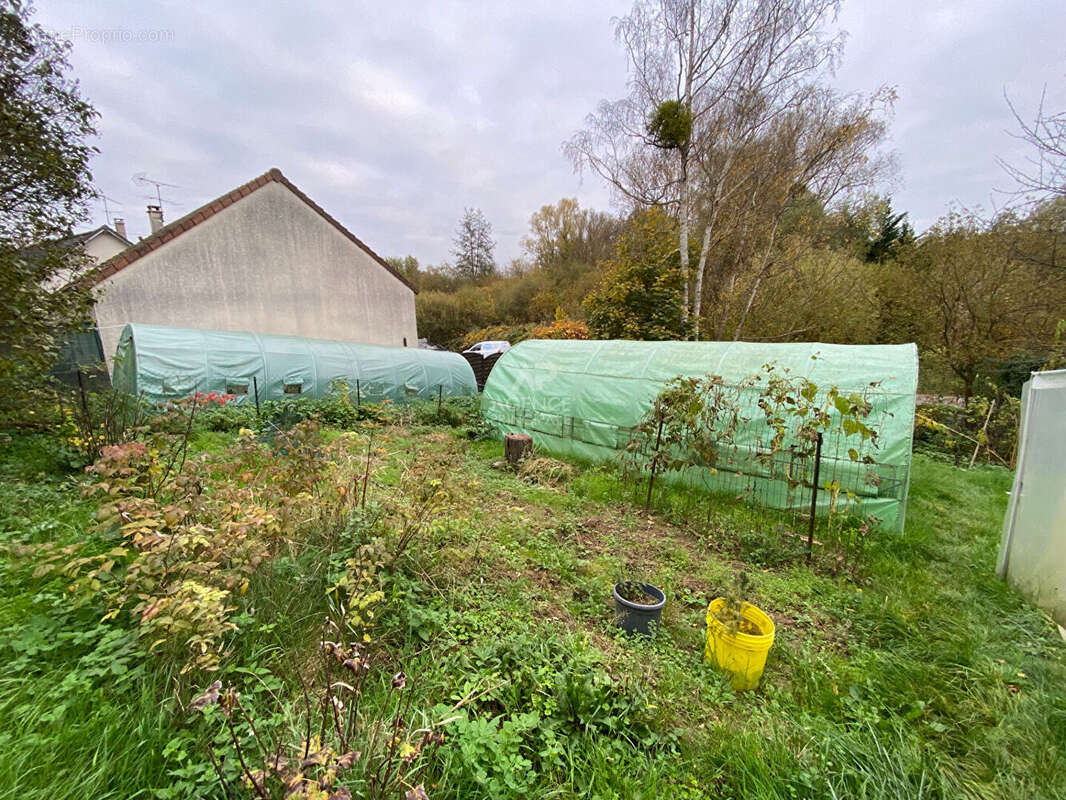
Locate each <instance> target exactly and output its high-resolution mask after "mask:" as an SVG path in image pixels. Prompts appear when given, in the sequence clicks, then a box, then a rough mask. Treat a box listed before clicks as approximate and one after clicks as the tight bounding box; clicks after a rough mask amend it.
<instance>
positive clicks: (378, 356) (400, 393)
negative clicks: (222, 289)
mask: <svg viewBox="0 0 1066 800" xmlns="http://www.w3.org/2000/svg"><path fill="white" fill-rule="evenodd" d="M113 382H114V386H115V388H116V389H119V390H121V391H125V392H129V393H130V394H136V395H139V396H143V397H145V398H147V399H149V400H156V401H159V400H167V399H172V398H179V397H188V396H190V395H193V394H195V393H197V392H204V393H210V392H219V393H227V394H232V395H235V396H236V399H237V402H252V398H253V395H254V393H255V392H258V396H259V399H260V400H269V399H276V398H281V397H295V396H302V397H323V396H325V395H327V394H329V392H330V391H332V390H334V389H335V388H337V386H338V385H339V384H341V383H343V384H346V385H347V387H348V389H349V391H350V392H351V394H352V397H353V400H355V399H356V398H355V396H356V394H358V395H359V397H361V398H362V399H364V400H370V401H379V400H385V399H388V400H394V401H401V400H408V399H413V398H437V397H440V396H443V397H458V396H475V395H477V383H476V382H475V381H474V372H473V370H472V369H471V368H470V365H469V364H468V363H467V362H466V359H464V358H463V357H462V356H460V355H458V354H457V353H446V352H442V351H439V350H422V349H418V348H413V347H383V346H379V345H371V344H359V343H356V342H338V341H332V340H328V339H304V338H301V337H298V336H279V335H274V334H261V333H248V332H244V331H207V330H196V329H192V328H170V327H164V326H161V325H141V324H134V323H131V324H128V325H126V327H125V328H124V329H123V331H122V336H121V337H120V338H119V343H118V349H117V351H116V353H115V364H114V371H113Z"/></svg>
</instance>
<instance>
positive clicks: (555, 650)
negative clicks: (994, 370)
mask: <svg viewBox="0 0 1066 800" xmlns="http://www.w3.org/2000/svg"><path fill="white" fill-rule="evenodd" d="M207 412H210V413H211V414H214V415H215V419H213V420H212V421H211V424H210V429H209V426H208V425H206V424H205V423H206V422H207V421H208V417H207ZM444 412H445V408H444V407H443V405H442V407H441V408H440V409H439V410H438V408H437V406H436V404H432V403H430V404H425V405H424V406H421V407H417V408H414V409H410V410H390V411H389V414H388V417H385V416H380V417H378V418H376V419H373V420H370V419H362V420H356V421H355V422H354V423H353V424H352V426H351V430H348V431H341V430H339V429H337V428H328V427H321V425H320V423H319V422H317V421H316V420H314V419H309V420H304V421H300V422H298V423H296V425H295V427H293V428H292V429H291V430H289V431H281V432H277V433H275V434H273V435H264V434H260V433H257V432H256V430H255V429H253V428H246V429H245V430H244V431H243V432H240V433H238V432H236V431H234V432H230V431H231V430H232V428H237V429H238V430H240V428H241V427H245V426H244V424H243V423H244V417H243V415H244V414H245V410H244V408H243V407H242V406H233V405H228V404H227V405H226V406H220V405H218V404H217V403H216V404H212V406H211V407H199V406H197V407H195V415H194V416H193V420H194V421H193V424H192V425H191V426H190V425H189V415H190V414H193V408H185V407H181V406H177V407H174V408H171V409H169V410H168V411H167V412H166V413H165V414H164V415H163V416H162V417H159V416H153V417H151V418H150V419H149V420H148V421H147V422H146V424H145V425H144V426H141V427H143V428H144V430H143V431H141V432H139V433H138V437H137V438H136V440H135V441H134V442H133V443H132V444H130V443H127V444H123V445H119V446H108V447H107V448H105V449H104V451H103V452H102V454H101V458H100V459H99V460H98V461H97V463H96V464H95V465H94V466H93V467H92V469H91V470H89V471H88V472H84V473H79V472H76V471H75V472H72V471H70V469H69V466H68V465H67V462H65V461H63V460H61V459H58V458H57V457H56V453H57V451H56V450H55V449H54V448H52V447H51V446H50V445H49V444H48V439H47V437H45V436H43V435H40V434H29V435H27V434H10V435H6V436H5V437H4V439H3V440H2V442H0V446H2V452H0V464H2V466H0V469H2V470H3V476H4V480H3V481H2V482H0V531H2V534H0V541H2V547H3V549H2V555H0V570H2V581H3V585H4V586H5V590H4V592H3V595H2V598H0V629H2V631H3V633H2V638H0V642H2V643H0V742H2V743H3V744H4V747H3V748H0V786H2V787H3V789H2V790H0V796H4V797H6V796H11V797H17V796H27V795H29V796H36V795H41V796H49V797H56V798H62V797H84V796H94V797H96V796H98V797H109V796H110V797H127V796H132V795H135V794H137V793H141V794H142V795H149V796H156V797H164V798H165V797H170V798H178V797H227V796H229V797H237V796H240V797H253V798H254V797H257V796H258V797H263V796H267V797H281V796H282V795H284V794H286V793H287V792H293V794H292V795H291V796H306V797H310V796H321V797H333V798H345V797H349V796H350V797H400V796H403V795H405V794H406V795H407V796H408V797H411V798H419V797H423V796H426V797H431V798H441V797H455V798H458V797H471V796H493V797H502V798H508V797H514V798H518V797H539V796H548V795H551V796H564V797H565V796H573V797H577V796H582V797H585V796H598V797H605V798H606V797H651V796H657V795H669V796H682V797H693V798H695V797H703V796H707V797H726V798H730V797H735V798H741V797H743V798H751V797H805V798H821V797H833V796H836V797H844V796H849V797H862V796H870V797H872V796H877V797H894V796H895V797H907V798H912V797H918V796H923V797H945V798H946V797H952V798H954V797H972V798H979V797H980V798H983V797H1019V798H1020V797H1033V796H1037V797H1039V796H1047V797H1050V796H1055V795H1057V794H1059V793H1061V792H1062V791H1064V790H1066V784H1064V782H1063V781H1064V778H1063V776H1064V775H1066V764H1064V763H1063V756H1062V753H1063V752H1066V732H1064V730H1063V728H1062V725H1061V724H1060V720H1061V718H1062V717H1064V716H1066V697H1064V695H1063V693H1062V689H1061V686H1062V685H1063V678H1064V677H1066V648H1064V647H1063V645H1062V643H1061V641H1060V640H1059V638H1058V636H1057V633H1056V632H1055V628H1054V626H1053V624H1052V623H1051V622H1050V621H1049V620H1047V619H1046V618H1045V617H1043V616H1042V615H1041V614H1040V613H1039V612H1037V611H1035V610H1033V609H1031V608H1029V607H1028V606H1026V605H1025V604H1024V603H1023V602H1022V601H1021V600H1020V599H1019V598H1017V597H1016V596H1015V595H1013V594H1012V593H1010V592H1009V591H1008V590H1007V589H1006V588H1005V586H1003V585H1002V584H1001V583H1000V582H999V581H998V580H996V579H995V578H994V577H993V575H992V569H993V561H994V553H995V544H996V541H997V537H998V528H999V521H1000V518H1001V515H1002V512H1003V506H1004V503H1005V492H1004V490H1005V489H1006V488H1007V487H1008V486H1009V482H1010V475H1009V473H1008V472H1006V471H1005V470H1002V469H997V468H992V467H980V466H979V467H977V468H975V469H973V470H969V471H961V470H957V469H955V468H954V467H952V466H950V465H946V464H942V463H938V462H935V461H932V460H929V459H926V458H922V457H920V456H919V457H917V458H916V461H915V465H914V480H913V482H912V492H911V505H910V510H909V514H908V528H907V531H906V533H905V534H903V535H902V536H890V535H884V534H877V535H876V536H874V538H873V540H872V541H870V542H868V543H867V547H866V549H865V554H864V556H863V562H862V569H860V570H849V571H845V572H840V571H838V570H835V569H834V568H833V562H832V560H831V559H828V560H826V559H815V561H814V564H813V566H808V565H807V563H806V560H805V557H804V549H803V546H802V545H803V542H802V540H800V539H798V538H797V537H796V536H794V535H790V534H791V532H790V531H788V530H786V529H784V528H782V526H781V521H780V519H779V518H778V517H777V516H776V515H774V514H773V512H763V511H758V510H755V509H752V508H751V507H748V506H746V505H743V504H741V503H735V502H730V501H726V500H722V499H720V498H719V499H713V500H708V499H707V498H701V496H699V495H698V494H693V493H691V492H685V491H682V490H681V489H679V488H676V487H672V486H667V487H664V488H663V489H662V491H661V492H657V493H656V500H655V504H654V506H653V507H652V509H651V511H650V512H644V511H643V509H642V507H641V506H642V503H643V500H644V496H643V492H634V490H633V488H632V486H630V485H629V484H627V483H625V482H624V481H622V480H621V478H620V476H618V475H616V474H614V472H613V470H610V469H606V468H599V467H597V468H588V467H577V466H575V465H571V464H565V463H563V462H558V461H555V460H553V459H546V458H542V457H534V458H531V459H526V460H525V462H524V463H523V465H522V470H521V471H520V472H519V473H517V474H516V473H513V472H510V471H508V470H500V469H497V468H495V467H494V466H493V465H494V463H495V462H496V461H497V460H498V459H499V457H500V449H499V448H500V445H499V443H498V442H497V441H477V440H472V439H470V438H468V436H467V433H466V428H467V426H468V425H470V423H471V418H470V417H469V416H468V414H469V409H467V410H463V409H459V408H456V409H455V410H454V413H455V414H456V418H454V419H450V420H443V422H444V424H443V425H442V424H441V422H442V418H441V416H442V415H443V414H444ZM225 415H230V416H232V417H233V422H232V424H228V425H223V424H222V422H221V419H222V418H223V417H224V416H225ZM449 422H454V423H455V426H454V427H453V426H452V425H450V424H448V423H449ZM183 459H184V461H183ZM741 572H743V573H747V574H749V575H751V576H753V578H754V586H753V587H746V588H745V589H744V590H743V597H741V596H740V595H737V599H738V600H741V599H743V600H748V601H751V602H753V603H755V604H756V605H758V606H759V607H760V608H762V609H764V610H765V611H766V612H767V613H769V614H770V615H771V617H773V619H774V621H775V623H776V625H777V643H776V644H775V646H774V649H773V650H772V651H771V653H770V660H769V663H768V666H767V670H766V673H765V674H764V677H763V683H762V687H761V688H760V689H759V691H757V692H755V693H746V694H743V695H740V694H734V692H733V690H732V689H731V688H730V686H729V677H728V676H727V675H724V674H721V673H719V672H718V671H717V670H715V669H714V668H713V667H711V666H709V665H707V664H705V663H703V661H702V653H703V644H704V636H705V622H704V616H705V614H706V608H707V603H708V601H709V600H710V599H711V598H713V597H717V596H724V595H729V594H730V589H729V586H730V583H731V581H733V580H734V579H735V576H736V575H737V574H739V573H741ZM620 574H621V575H634V574H639V575H640V576H641V579H642V580H647V581H649V582H652V583H654V584H655V585H657V586H660V587H662V588H663V589H664V590H665V591H666V593H667V597H668V600H667V604H666V608H665V610H664V616H663V623H662V626H661V628H660V630H659V633H658V636H657V637H655V638H654V639H652V640H650V641H647V642H636V641H633V640H630V639H628V638H625V637H623V636H622V635H620V634H618V633H617V632H616V630H615V628H614V627H613V624H612V619H613V614H612V611H611V605H610V604H611V589H612V587H613V586H614V584H615V582H616V580H617V576H618V575H620ZM734 594H735V592H734ZM59 753H61V754H62V756H61V757H59V756H58V754H59ZM315 792H318V793H319V794H317V795H316V794H315ZM423 793H424V794H423Z"/></svg>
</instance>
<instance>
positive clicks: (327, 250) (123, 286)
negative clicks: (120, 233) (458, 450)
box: [96, 182, 418, 367]
mask: <svg viewBox="0 0 1066 800" xmlns="http://www.w3.org/2000/svg"><path fill="white" fill-rule="evenodd" d="M97 288H98V289H99V290H100V291H101V293H102V297H101V298H100V300H99V301H98V302H97V304H96V321H97V324H98V326H99V328H100V336H101V340H102V342H103V346H104V352H105V354H106V355H107V358H108V360H109V365H108V366H109V367H110V359H111V358H112V356H113V355H114V352H115V347H116V345H117V343H118V339H119V336H120V334H121V333H122V327H123V326H124V325H125V324H126V323H127V322H142V323H150V324H156V325H171V326H175V327H185V328H203V329H214V330H232V331H254V332H256V333H278V334H290V335H295V336H306V337H312V338H321V339H340V340H345V341H355V342H366V343H369V344H381V345H393V346H402V345H403V344H404V339H405V338H406V340H407V344H408V345H410V346H415V345H416V343H417V336H418V334H417V329H416V327H415V305H414V292H413V291H412V290H411V289H410V288H409V287H408V286H406V285H404V283H403V282H401V281H400V280H398V279H397V278H396V276H394V275H393V274H391V273H390V272H389V271H388V270H387V269H385V268H384V267H383V266H382V265H381V264H380V263H379V262H378V261H377V260H376V259H375V258H374V257H373V256H371V255H370V254H369V253H368V252H367V251H366V250H364V249H363V248H361V247H359V246H358V245H357V244H355V243H354V242H352V241H351V240H350V239H349V238H348V237H346V236H345V235H344V234H343V233H341V232H340V231H339V230H338V229H337V228H335V227H334V226H333V225H332V224H330V222H328V221H327V220H326V219H324V218H323V217H322V216H321V215H320V214H319V213H318V212H317V211H316V210H315V209H313V208H312V207H310V206H309V205H307V203H305V202H303V200H301V199H300V198H299V197H297V196H296V195H295V194H294V193H293V192H292V191H290V190H289V189H288V188H287V187H286V186H285V185H284V184H282V183H280V182H270V183H267V184H266V185H264V186H262V187H260V188H258V189H257V190H255V191H254V192H252V193H251V194H248V195H247V196H245V197H243V198H241V199H240V200H239V201H237V202H236V203H233V204H232V205H229V206H227V207H226V208H224V209H222V210H221V211H219V212H218V213H216V214H214V215H213V216H211V217H209V218H208V219H205V220H203V221H202V222H200V223H199V224H198V225H196V226H195V227H193V228H190V229H189V230H187V231H185V232H184V233H182V234H181V235H180V236H176V237H175V238H173V239H171V240H170V241H167V242H165V243H164V244H162V245H161V246H159V247H158V248H156V249H154V250H152V251H150V252H148V253H146V254H144V255H143V256H141V257H140V258H138V259H137V260H136V261H135V262H133V263H132V264H130V265H128V266H127V267H125V268H124V269H122V270H120V271H118V272H116V273H115V274H113V275H111V276H110V277H108V278H106V279H104V280H103V281H101V282H100V284H99V286H98V287H97Z"/></svg>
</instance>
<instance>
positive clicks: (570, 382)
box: [481, 340, 918, 530]
mask: <svg viewBox="0 0 1066 800" xmlns="http://www.w3.org/2000/svg"><path fill="white" fill-rule="evenodd" d="M768 364H772V365H773V366H774V368H775V370H777V371H778V372H779V373H783V372H784V370H788V371H789V374H790V375H792V376H803V377H806V378H808V379H809V380H810V381H812V382H813V383H814V384H816V385H817V386H818V387H819V392H820V393H823V394H824V393H825V392H827V391H828V390H829V389H830V388H831V387H836V388H837V389H839V390H840V391H841V392H842V393H845V394H847V393H851V392H859V393H861V394H863V395H864V396H865V397H866V399H867V401H868V402H869V403H870V405H871V412H870V414H869V416H868V418H867V419H866V423H867V424H868V425H869V426H870V427H872V428H874V429H875V430H876V431H877V434H878V435H877V442H878V444H877V447H876V449H872V450H869V448H867V449H868V450H869V455H870V456H871V458H872V459H873V463H863V462H862V461H859V462H856V461H854V460H853V459H852V458H851V456H850V455H849V453H848V450H849V449H851V448H852V447H853V444H852V442H851V441H850V440H848V441H843V439H844V437H842V436H836V437H834V436H831V435H827V436H826V438H825V441H824V444H823V449H822V458H821V460H820V463H819V467H820V472H819V480H818V486H819V487H820V491H819V494H818V497H817V506H818V511H819V513H820V514H824V513H826V512H828V511H829V510H830V508H833V509H835V510H838V511H839V510H843V509H846V510H847V511H849V512H861V514H862V515H863V516H865V515H867V514H873V515H874V517H876V518H877V519H878V520H880V522H881V526H882V527H884V528H887V529H896V530H901V529H902V527H903V520H904V512H905V509H906V503H907V490H908V486H909V480H910V466H911V444H912V438H913V431H914V408H915V393H916V392H917V387H918V352H917V348H916V346H915V345H913V344H904V345H838V344H820V343H781V344H766V343H755V342H676V341H674V342H636V341H577V340H573V341H571V340H562V341H561V340H527V341H524V342H521V343H520V344H518V345H516V346H514V347H512V348H511V349H510V350H509V351H508V352H507V353H505V354H504V355H503V356H502V357H501V358H500V360H499V361H498V362H497V363H496V366H495V367H494V368H493V370H492V372H491V373H490V375H489V378H488V382H487V383H486V385H485V390H484V392H483V394H482V399H481V410H482V413H483V414H484V416H485V418H486V420H487V421H488V422H489V424H491V425H492V426H493V427H494V428H496V430H497V431H499V432H500V433H529V434H531V435H533V436H534V440H535V441H536V442H537V443H538V444H539V445H540V446H542V447H544V448H545V449H546V450H547V451H549V452H553V453H556V454H558V455H563V456H572V457H577V458H580V459H585V460H592V461H605V460H609V459H614V458H617V456H618V454H619V452H620V451H622V450H624V449H625V448H626V447H627V445H628V444H629V443H630V442H631V441H632V440H633V437H634V436H635V435H636V434H635V433H634V430H633V428H634V426H636V425H637V424H638V423H639V421H640V419H641V417H642V416H643V415H644V414H645V413H646V412H648V411H649V410H650V409H651V407H652V404H653V402H654V400H655V398H656V396H657V395H658V394H659V392H660V391H661V390H662V389H663V387H664V386H665V384H666V383H667V382H668V381H670V380H671V379H673V378H675V377H677V376H689V377H702V376H706V375H709V374H710V375H718V376H720V377H721V378H722V379H723V381H724V382H725V383H726V384H732V385H741V384H742V382H743V381H744V380H745V379H746V378H748V377H750V376H752V375H754V374H757V373H760V372H761V371H762V370H763V368H764V366H765V365H768ZM743 394H744V397H743V399H742V401H741V403H742V408H743V416H744V417H745V418H746V420H747V421H746V422H744V423H742V424H741V426H740V427H739V428H738V429H737V430H736V431H735V433H734V442H733V444H732V445H730V447H729V448H727V449H728V455H727V456H725V457H724V458H725V459H726V460H725V461H723V462H721V463H719V464H718V465H716V467H715V468H713V469H712V468H701V467H698V466H697V467H695V468H693V469H691V470H688V471H686V472H684V473H682V474H678V473H669V474H668V475H667V476H666V477H667V478H668V479H674V480H682V481H685V482H686V483H689V484H691V485H698V486H700V487H701V488H705V489H706V490H708V491H711V492H721V493H728V494H730V495H732V496H746V497H748V498H750V499H751V500H753V501H754V502H757V503H760V504H763V505H766V506H769V507H772V508H779V509H793V510H800V509H804V508H807V509H809V506H810V501H811V489H810V488H809V487H810V486H811V485H812V483H813V464H812V463H811V462H813V461H814V459H813V458H809V457H803V456H801V455H799V454H798V453H797V451H796V449H790V448H789V447H788V444H789V443H788V442H786V446H785V447H783V448H781V449H780V451H778V452H775V453H774V454H772V455H771V456H770V457H767V453H768V448H767V441H768V439H769V435H768V428H767V426H766V424H765V421H764V419H765V418H764V416H763V415H762V414H761V413H760V412H759V410H758V408H757V406H756V400H757V397H758V392H757V391H756V390H751V389H749V390H744V393H743ZM832 413H833V414H836V411H835V410H833V412H832ZM852 438H854V437H852ZM865 454H866V452H865V451H864V455H865ZM803 482H806V483H805V485H803ZM798 483H799V484H801V485H797V484H798ZM826 487H828V488H826Z"/></svg>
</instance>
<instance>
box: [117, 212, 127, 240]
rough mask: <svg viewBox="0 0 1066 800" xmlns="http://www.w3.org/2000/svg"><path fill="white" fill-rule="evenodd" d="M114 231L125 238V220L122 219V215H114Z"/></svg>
mask: <svg viewBox="0 0 1066 800" xmlns="http://www.w3.org/2000/svg"><path fill="white" fill-rule="evenodd" d="M115 233H117V234H118V235H119V236H121V237H122V238H123V239H125V238H126V220H124V219H122V217H115Z"/></svg>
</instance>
